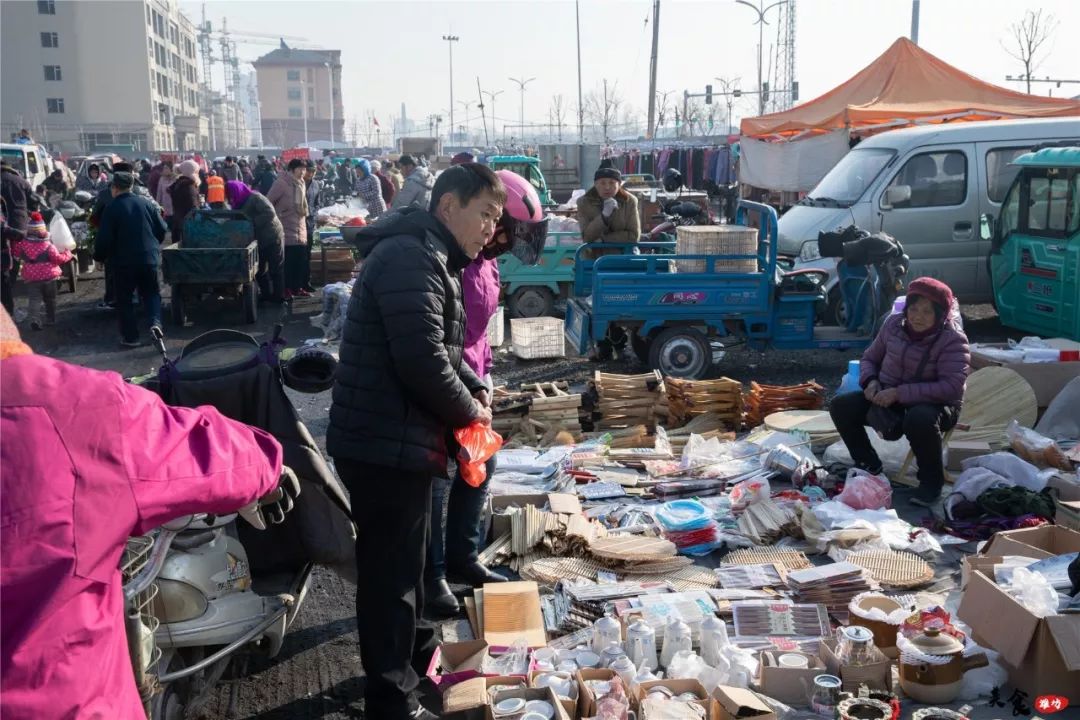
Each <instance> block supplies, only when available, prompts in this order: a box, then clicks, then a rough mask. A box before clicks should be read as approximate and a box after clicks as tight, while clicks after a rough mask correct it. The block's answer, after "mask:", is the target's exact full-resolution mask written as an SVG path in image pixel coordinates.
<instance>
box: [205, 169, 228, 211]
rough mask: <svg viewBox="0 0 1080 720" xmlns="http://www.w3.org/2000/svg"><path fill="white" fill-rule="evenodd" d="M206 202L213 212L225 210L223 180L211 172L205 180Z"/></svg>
mask: <svg viewBox="0 0 1080 720" xmlns="http://www.w3.org/2000/svg"><path fill="white" fill-rule="evenodd" d="M206 202H207V204H208V205H209V206H210V207H212V208H214V209H215V210H224V209H225V178H223V177H221V176H220V175H218V174H217V173H216V172H215V171H213V170H211V171H210V175H209V176H208V177H207V178H206Z"/></svg>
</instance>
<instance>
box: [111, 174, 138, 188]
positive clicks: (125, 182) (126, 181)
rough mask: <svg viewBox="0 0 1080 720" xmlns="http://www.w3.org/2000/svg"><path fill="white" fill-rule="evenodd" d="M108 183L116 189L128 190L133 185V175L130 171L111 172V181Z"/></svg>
mask: <svg viewBox="0 0 1080 720" xmlns="http://www.w3.org/2000/svg"><path fill="white" fill-rule="evenodd" d="M110 184H111V185H112V186H113V187H114V188H116V189H117V190H130V189H131V188H133V187H135V176H134V175H132V174H131V173H130V172H117V173H113V178H112V182H111V183H110Z"/></svg>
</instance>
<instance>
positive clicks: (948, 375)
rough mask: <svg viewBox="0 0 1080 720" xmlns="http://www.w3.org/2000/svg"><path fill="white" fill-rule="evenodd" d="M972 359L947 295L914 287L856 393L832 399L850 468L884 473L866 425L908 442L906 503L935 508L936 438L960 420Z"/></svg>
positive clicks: (866, 361) (932, 286) (939, 287)
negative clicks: (914, 473) (914, 478)
mask: <svg viewBox="0 0 1080 720" xmlns="http://www.w3.org/2000/svg"><path fill="white" fill-rule="evenodd" d="M970 359H971V355H970V353H969V351H968V339H967V336H966V335H965V334H964V331H963V329H962V327H961V324H960V313H959V307H958V306H957V304H956V299H955V298H954V297H953V293H952V290H950V289H949V286H948V285H946V284H945V283H943V282H941V281H939V280H935V279H934V278H929V277H921V278H918V279H916V280H913V281H912V282H911V283H910V284H909V285H908V290H907V302H906V305H905V307H904V312H903V314H899V315H893V316H892V317H890V318H889V319H888V320H886V321H885V324H884V325H883V326H882V328H881V331H880V332H878V335H877V337H876V338H875V339H874V342H873V343H872V344H871V345H870V347H869V348H867V349H866V352H865V353H863V357H862V362H861V363H860V365H859V385H860V386H861V387H862V388H863V390H862V392H854V393H849V394H846V395H841V396H839V397H837V398H835V399H834V400H833V402H832V405H831V406H830V409H829V413H830V414H831V415H832V419H833V422H834V423H835V424H836V429H837V430H838V431H839V432H840V437H841V438H843V440H844V444H845V445H847V447H848V450H849V451H850V452H851V457H852V459H853V460H854V461H855V466H856V467H858V468H861V469H863V470H865V471H867V472H870V473H875V474H877V473H880V472H881V470H882V466H881V459H880V458H879V457H878V455H877V453H876V452H875V451H874V448H873V446H871V444H870V440H869V438H868V437H867V434H866V428H865V426H866V425H870V426H871V427H872V428H874V429H875V430H877V431H878V433H880V434H881V436H882V437H884V438H885V439H886V440H899V439H900V436H901V435H904V436H907V439H908V441H909V442H910V443H911V449H912V451H913V452H914V453H915V459H916V461H917V462H918V464H919V470H918V478H919V488H918V490H916V491H915V495H914V497H912V499H911V502H912V504H914V505H921V506H923V507H930V506H931V505H933V503H934V502H935V501H936V500H937V499H938V496H939V495H940V494H941V488H942V487H943V486H944V485H945V469H944V467H943V465H942V461H941V442H942V434H943V433H945V432H947V431H949V430H950V429H952V427H953V426H955V425H956V421H957V419H958V418H959V416H960V404H961V402H963V399H964V385H965V383H966V382H967V376H968V372H969V370H970V365H969V361H970Z"/></svg>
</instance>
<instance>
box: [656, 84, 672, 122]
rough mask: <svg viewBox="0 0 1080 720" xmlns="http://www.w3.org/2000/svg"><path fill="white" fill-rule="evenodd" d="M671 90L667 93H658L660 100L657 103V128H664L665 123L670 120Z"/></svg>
mask: <svg viewBox="0 0 1080 720" xmlns="http://www.w3.org/2000/svg"><path fill="white" fill-rule="evenodd" d="M671 92H672V91H671V90H668V91H667V92H659V91H657V93H656V96H657V98H658V100H657V103H656V127H658V128H662V127H664V123H665V122H667V120H668V112H669V111H670V108H669V106H668V95H670V94H671Z"/></svg>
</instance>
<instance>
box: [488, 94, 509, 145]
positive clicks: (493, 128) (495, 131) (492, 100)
mask: <svg viewBox="0 0 1080 720" xmlns="http://www.w3.org/2000/svg"><path fill="white" fill-rule="evenodd" d="M482 92H483V93H484V94H485V95H487V96H488V99H489V100H491V134H492V135H494V136H495V140H496V141H498V139H499V131H498V130H497V129H496V128H495V98H497V97H499V96H500V95H502V94H503V93H504V92H506V91H505V90H496V91H494V92H492V91H491V90H484V91H482Z"/></svg>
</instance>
